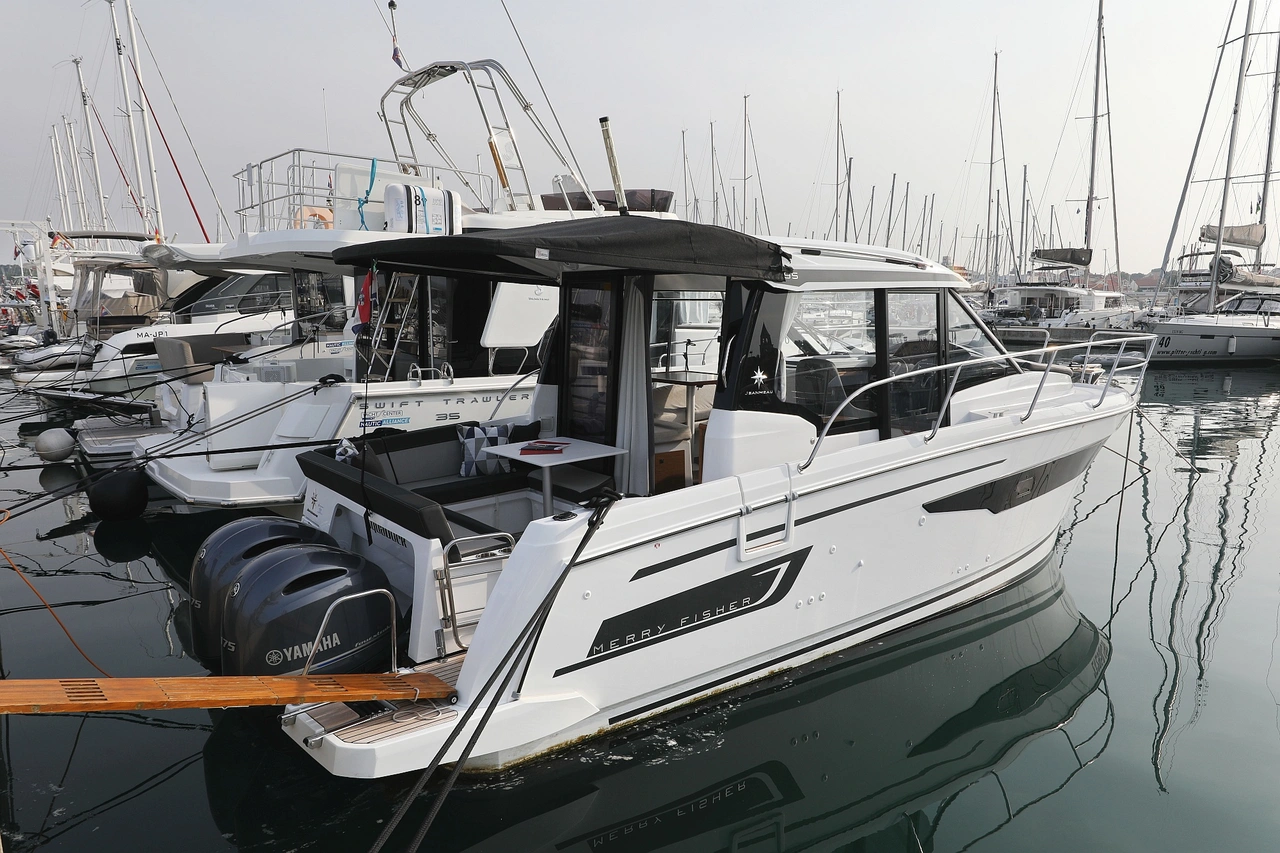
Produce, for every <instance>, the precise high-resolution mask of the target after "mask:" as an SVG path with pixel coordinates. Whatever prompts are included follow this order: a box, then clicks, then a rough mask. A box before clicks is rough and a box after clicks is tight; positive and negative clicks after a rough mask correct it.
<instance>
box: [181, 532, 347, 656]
mask: <svg viewBox="0 0 1280 853" xmlns="http://www.w3.org/2000/svg"><path fill="white" fill-rule="evenodd" d="M299 543H315V544H320V545H337V544H338V543H336V542H335V541H334V540H333V537H332V536H330V535H329V534H328V533H325V532H324V531H323V530H317V529H316V528H314V527H311V526H309V525H306V524H303V523H302V522H300V521H294V520H292V519H288V518H279V517H277V516H255V517H253V518H241V519H237V520H236V521H233V522H231V523H229V524H224V525H223V526H222V527H219V528H218V529H217V530H215V531H214V532H213V533H212V534H211V535H210V536H209V538H207V539H205V540H204V544H203V545H201V546H200V550H199V551H197V552H196V559H195V561H194V562H193V563H192V564H191V587H190V589H191V643H192V650H193V651H194V652H195V657H196V659H197V660H199V661H200V662H201V663H202V664H204V667H205V669H208V670H209V671H210V672H213V673H217V672H219V670H220V668H221V663H222V651H221V649H222V607H223V603H224V602H225V601H226V598H227V592H228V590H230V589H231V587H232V585H233V584H234V583H235V582H236V579H237V578H238V577H239V576H240V572H241V570H243V569H244V567H245V566H246V565H248V564H249V563H250V562H251V561H252V560H254V559H255V558H256V557H259V556H261V555H262V554H265V553H266V552H268V551H271V550H273V549H275V548H279V547H281V546H284V545H297V544H299ZM319 627H320V623H319V621H317V622H316V625H315V627H313V628H312V629H311V630H312V631H313V632H314V631H315V630H316V629H317V628H319Z"/></svg>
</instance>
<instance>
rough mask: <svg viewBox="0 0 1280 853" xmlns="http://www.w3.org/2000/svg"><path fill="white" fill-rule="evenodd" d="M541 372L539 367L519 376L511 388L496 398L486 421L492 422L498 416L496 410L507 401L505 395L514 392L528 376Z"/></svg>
mask: <svg viewBox="0 0 1280 853" xmlns="http://www.w3.org/2000/svg"><path fill="white" fill-rule="evenodd" d="M541 370H542V368H541V367H535V368H534V369H533V370H530V371H529V372H528V373H526V374H525V375H524V376H521V377H520V378H519V379H517V380H516V381H515V382H512V383H511V387H510V388H508V389H507V390H505V391H503V392H502V396H501V397H499V398H498V404H497V405H496V406H494V407H493V411H492V412H490V413H489V417H488V420H493V419H494V418H496V417H497V416H498V409H501V408H502V404H503V403H505V402H506V401H507V395H508V394H510V393H511V392H512V391H514V390H516V386H517V385H519V384H520V383H521V382H523V381H525V380H526V379H528V378H529V377H530V376H536V375H537V374H538V372H539V371H541Z"/></svg>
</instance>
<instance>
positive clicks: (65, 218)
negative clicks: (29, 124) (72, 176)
mask: <svg viewBox="0 0 1280 853" xmlns="http://www.w3.org/2000/svg"><path fill="white" fill-rule="evenodd" d="M50 128H51V129H52V133H51V134H50V135H49V145H50V146H52V147H53V174H54V177H55V178H57V180H58V206H59V208H61V210H62V230H64V231H70V230H71V229H72V228H74V227H75V226H74V225H72V224H71V206H70V204H68V200H67V176H66V174H65V172H64V171H63V168H62V146H61V145H60V144H58V126H57V125H56V124H55V125H50Z"/></svg>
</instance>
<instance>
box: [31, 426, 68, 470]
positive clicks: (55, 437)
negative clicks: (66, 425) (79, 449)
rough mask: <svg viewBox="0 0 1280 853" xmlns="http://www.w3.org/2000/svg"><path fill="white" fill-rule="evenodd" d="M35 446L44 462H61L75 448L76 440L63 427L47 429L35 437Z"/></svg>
mask: <svg viewBox="0 0 1280 853" xmlns="http://www.w3.org/2000/svg"><path fill="white" fill-rule="evenodd" d="M35 448H36V455H37V456H39V457H40V458H41V459H43V460H44V461H45V462H62V461H63V460H64V459H66V458H67V457H69V456H70V455H71V454H72V452H73V451H74V450H75V449H76V440H75V438H73V437H72V435H71V433H69V432H67V431H66V430H65V429H58V428H54V429H47V430H45V431H44V432H42V433H40V435H39V436H38V437H37V438H36V442H35Z"/></svg>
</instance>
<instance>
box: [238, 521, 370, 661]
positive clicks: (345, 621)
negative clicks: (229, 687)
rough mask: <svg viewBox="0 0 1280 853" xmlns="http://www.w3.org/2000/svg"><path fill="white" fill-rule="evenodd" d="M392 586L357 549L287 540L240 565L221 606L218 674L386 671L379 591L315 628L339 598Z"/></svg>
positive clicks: (339, 610) (347, 605)
mask: <svg viewBox="0 0 1280 853" xmlns="http://www.w3.org/2000/svg"><path fill="white" fill-rule="evenodd" d="M375 589H383V590H387V589H390V585H389V584H388V583H387V576H386V575H385V574H384V573H383V571H382V569H380V568H378V567H377V566H375V565H374V564H373V563H371V562H369V561H368V560H366V559H365V558H364V557H361V556H359V555H358V554H353V553H351V552H350V551H344V550H342V549H341V548H335V547H329V546H325V545H285V546H283V547H279V548H273V549H272V550H270V551H267V552H266V553H264V554H261V555H259V556H258V557H255V558H254V559H252V560H250V561H249V562H248V563H246V564H245V566H244V568H243V569H242V570H241V572H240V575H239V578H238V579H237V580H236V582H235V583H234V584H233V585H232V587H231V590H230V592H228V593H227V599H226V603H225V605H224V607H223V611H222V673H223V674H224V675H291V674H298V673H300V672H302V669H303V667H304V665H305V664H306V662H307V658H308V656H309V655H310V654H311V652H312V645H313V644H314V645H315V646H316V648H315V658H314V660H313V661H312V663H311V669H310V673H316V674H333V673H339V672H386V671H387V669H388V664H389V663H390V660H391V643H392V642H394V640H395V638H394V637H392V628H391V607H392V606H393V605H392V602H391V601H389V600H388V599H387V597H386V596H384V595H369V596H366V597H364V598H360V599H355V600H353V601H347V602H344V603H342V604H341V605H339V606H338V607H337V608H335V609H334V611H333V615H332V617H331V618H330V619H329V622H328V624H327V625H326V626H325V629H324V633H323V634H322V635H321V636H320V639H319V642H318V643H317V642H316V633H317V632H318V631H319V630H320V626H321V624H322V623H323V622H324V616H325V613H326V612H327V611H328V609H329V606H330V605H331V604H333V602H334V601H336V600H337V599H339V598H342V597H343V596H349V595H354V594H356V593H361V592H366V591H369V590H375Z"/></svg>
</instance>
